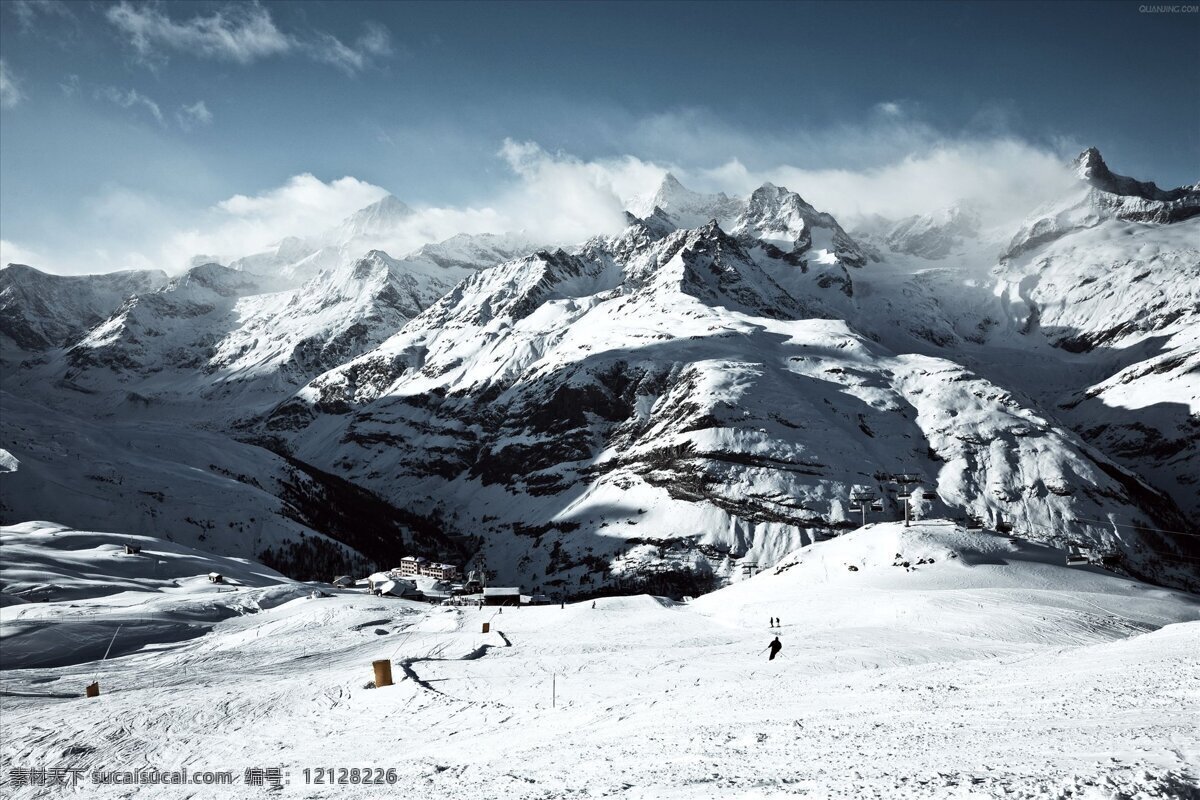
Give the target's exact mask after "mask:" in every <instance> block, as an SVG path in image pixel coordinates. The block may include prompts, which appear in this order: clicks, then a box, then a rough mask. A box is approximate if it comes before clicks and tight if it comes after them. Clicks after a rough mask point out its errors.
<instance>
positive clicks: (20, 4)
mask: <svg viewBox="0 0 1200 800" xmlns="http://www.w3.org/2000/svg"><path fill="white" fill-rule="evenodd" d="M6 5H7V6H8V8H9V9H10V10H11V11H12V12H13V14H14V15H15V16H16V18H17V24H18V25H20V26H21V31H22V33H29V32H30V31H32V30H34V29H35V28H36V27H37V23H38V19H39V18H45V17H58V18H59V19H65V20H70V21H71V22H75V21H76V19H75V14H74V13H73V12H72V11H71V9H70V7H68V6H67V4H66V3H63V2H60V0H10V2H9V3H6Z"/></svg>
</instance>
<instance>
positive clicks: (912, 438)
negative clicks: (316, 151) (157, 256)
mask: <svg viewBox="0 0 1200 800" xmlns="http://www.w3.org/2000/svg"><path fill="white" fill-rule="evenodd" d="M1076 169H1077V174H1078V176H1079V185H1078V187H1077V188H1076V189H1075V190H1073V191H1072V192H1070V193H1069V194H1068V195H1067V196H1064V197H1062V198H1060V199H1059V201H1057V202H1056V203H1054V204H1052V205H1051V206H1047V207H1045V208H1040V209H1036V210H1032V211H1031V214H1030V216H1029V218H1028V219H1027V220H1026V221H1025V222H1024V223H1022V224H1021V225H1020V226H1018V229H1017V230H1016V231H1013V230H1011V229H1009V230H996V229H990V228H987V227H985V226H984V225H983V224H982V223H981V221H980V218H979V215H978V214H977V213H976V212H975V211H974V210H973V209H972V208H969V207H958V208H951V209H946V210H945V211H943V212H941V213H938V214H932V215H929V216H926V217H915V218H909V219H905V220H888V221H878V224H873V225H872V226H871V227H870V229H869V230H863V231H854V230H847V229H845V228H843V226H842V225H841V224H839V222H838V221H837V220H836V219H835V218H834V217H833V216H831V215H830V214H828V213H825V212H822V211H819V210H818V209H817V208H814V206H813V205H811V204H810V203H809V202H807V201H806V200H805V199H804V198H803V197H802V196H801V195H800V194H797V193H795V192H792V191H789V190H788V189H785V188H783V187H777V186H773V185H771V184H765V185H763V186H762V187H760V188H759V189H757V190H755V191H754V192H753V193H752V194H751V195H750V196H749V197H747V198H731V197H728V196H725V195H704V194H699V193H695V192H691V191H689V190H688V189H686V188H685V187H683V186H682V185H681V184H680V183H679V181H678V180H677V179H676V178H675V177H674V176H671V175H667V177H666V178H665V179H664V180H663V182H662V185H661V186H660V187H659V188H658V190H657V191H656V192H655V193H653V194H652V195H650V196H647V197H644V198H635V199H634V200H632V201H631V202H630V203H629V204H628V206H629V212H628V221H629V225H628V227H627V228H626V229H625V230H624V231H623V232H621V233H620V234H618V235H615V236H601V237H596V238H593V239H591V240H589V241H587V242H584V243H582V244H579V245H576V246H572V247H569V248H562V249H547V248H539V247H538V246H537V245H536V244H534V243H530V242H528V241H525V240H524V239H522V238H521V237H518V236H511V235H483V236H467V235H461V236H457V237H454V238H453V239H450V240H448V241H446V242H443V243H440V244H436V245H429V246H426V247H424V248H421V249H420V250H418V251H416V252H414V253H411V254H409V255H406V256H403V257H401V258H394V257H392V256H391V255H389V254H388V253H386V252H383V251H380V250H378V249H371V247H369V246H367V245H368V244H369V243H370V241H371V240H374V239H380V238H386V235H387V232H388V230H389V228H390V226H393V225H397V224H401V221H402V220H403V219H405V218H406V217H407V216H408V215H409V214H410V213H411V211H410V209H409V208H408V207H407V206H406V205H405V204H403V203H402V202H400V201H399V200H397V199H395V198H391V197H388V198H385V199H384V200H381V201H379V202H378V203H375V204H373V205H372V206H368V207H367V208H365V209H363V210H361V211H359V212H357V213H356V214H354V215H352V216H351V217H349V218H348V219H347V220H345V221H343V222H342V223H341V224H338V225H332V226H331V228H330V230H329V232H327V233H325V234H321V235H319V236H316V237H314V239H313V240H312V241H307V240H299V239H295V240H285V241H283V242H281V243H279V244H278V245H277V246H276V247H275V248H273V249H272V250H271V251H268V252H264V253H259V254H250V255H248V256H245V257H243V258H240V259H235V260H233V261H231V262H230V263H229V265H228V266H222V265H220V264H212V263H208V264H201V265H197V266H195V267H193V268H192V269H191V270H189V271H187V272H186V273H184V274H183V275H180V276H177V277H175V278H172V279H170V280H168V279H167V278H166V276H165V275H162V274H161V273H151V272H147V273H116V274H112V275H100V276H85V277H76V278H63V277H58V276H52V275H47V274H45V273H41V272H38V271H37V270H35V269H32V268H31V267H27V266H20V265H11V266H9V267H6V268H4V269H3V270H0V324H3V334H4V335H3V337H0V347H2V350H3V364H4V367H5V379H4V394H3V406H4V411H5V413H4V414H3V421H2V422H0V429H2V432H3V442H2V443H0V446H2V447H3V448H4V449H5V450H6V451H7V452H8V453H9V454H10V458H11V459H12V461H13V462H14V465H15V468H14V469H11V470H10V471H8V472H6V473H5V474H4V475H3V476H2V477H0V481H2V482H3V484H4V486H3V490H4V491H3V501H2V502H3V508H2V509H0V511H2V516H3V521H4V522H5V523H13V522H20V521H25V520H29V519H45V518H53V519H55V520H56V521H58V522H61V523H63V524H67V525H74V526H76V527H87V528H109V529H120V530H130V531H138V532H145V533H150V532H151V531H159V533H158V535H163V536H165V537H166V538H174V539H176V540H177V541H179V542H181V543H183V544H193V543H195V542H196V541H198V540H199V541H205V542H206V547H207V548H208V549H211V550H214V551H216V552H220V553H223V554H226V555H232V556H250V557H254V556H259V555H260V554H261V553H262V552H263V551H265V550H266V549H267V548H272V550H273V553H274V555H275V556H276V557H277V555H278V553H279V552H282V551H283V550H287V549H289V548H291V550H289V552H291V551H292V550H294V549H295V548H296V547H298V546H299V545H298V544H297V543H298V542H300V541H301V539H303V540H305V541H306V542H309V544H307V545H305V547H306V548H307V549H306V552H308V551H313V550H316V549H319V550H321V552H322V553H324V554H325V556H327V558H326V560H325V561H323V562H322V564H328V563H331V562H330V561H329V558H332V556H330V553H340V554H342V555H343V556H344V557H345V558H347V559H349V558H355V557H358V556H359V555H361V556H363V557H365V558H367V559H369V560H375V561H381V562H391V561H393V560H395V559H397V558H398V557H399V556H400V555H403V554H405V552H407V551H408V550H410V549H414V548H416V549H420V550H421V551H422V552H426V553H428V554H430V555H441V556H444V557H448V558H449V557H454V558H458V559H459V560H462V559H464V558H466V557H468V556H473V557H474V560H475V562H476V563H477V564H480V565H482V566H484V567H485V568H486V569H488V570H490V571H492V572H494V573H495V574H496V575H497V576H498V577H502V578H503V579H504V580H511V581H520V582H521V583H523V584H525V585H541V586H543V587H548V588H549V587H552V588H554V589H555V590H557V591H561V592H563V593H566V594H572V595H577V596H582V595H586V594H588V593H591V592H595V591H598V590H600V589H602V588H603V587H605V586H608V585H612V584H613V583H615V582H616V581H630V580H632V581H637V580H639V579H644V578H645V576H646V575H647V574H654V575H656V576H657V578H658V579H660V580H662V579H664V576H667V578H668V579H672V580H676V581H678V582H679V585H695V586H697V587H700V588H707V587H711V586H715V585H719V584H720V583H723V582H727V581H731V580H736V579H738V578H739V577H740V575H741V573H742V571H743V568H744V567H745V566H747V565H749V564H756V565H758V566H764V565H771V564H775V563H776V562H778V561H779V560H780V559H781V558H783V557H784V555H786V554H788V553H791V552H793V551H795V550H796V549H797V548H800V547H803V546H806V545H808V544H811V543H812V542H814V541H816V540H817V539H820V538H825V537H828V536H830V535H833V534H836V533H838V532H841V531H845V530H848V529H852V528H856V527H858V526H859V524H860V522H861V520H862V518H863V512H862V510H861V509H858V508H857V507H856V506H854V504H853V502H852V500H851V497H852V495H855V494H861V493H873V494H874V495H875V496H876V497H877V498H878V504H879V506H880V510H878V511H871V510H868V511H867V512H866V514H867V520H868V521H871V520H872V519H875V520H880V519H884V518H888V519H894V518H896V516H897V515H902V501H900V500H898V499H897V496H896V492H895V488H896V486H897V484H896V481H895V477H896V476H900V475H912V476H914V481H913V482H910V485H916V486H919V487H920V492H919V493H920V494H922V495H924V497H925V499H923V500H919V501H917V500H914V503H913V505H914V507H915V513H917V514H925V515H929V514H937V515H940V516H960V517H964V518H965V517H968V516H974V517H978V518H981V519H982V520H983V521H984V522H986V523H987V524H989V525H992V526H999V527H1001V528H1002V529H1007V528H1008V527H1009V526H1011V528H1012V530H1013V531H1014V532H1016V533H1019V534H1020V535H1021V536H1023V537H1025V538H1029V539H1033V540H1038V541H1044V542H1051V543H1056V544H1059V545H1065V544H1067V543H1068V542H1074V543H1077V544H1079V545H1081V546H1084V547H1088V548H1091V550H1092V552H1094V553H1097V554H1099V553H1106V554H1110V555H1119V556H1120V558H1121V559H1122V563H1123V568H1124V569H1126V570H1128V571H1129V572H1131V573H1132V574H1135V575H1138V576H1141V577H1145V578H1149V579H1152V580H1156V581H1159V582H1165V583H1170V584H1175V585H1183V586H1192V587H1193V588H1194V587H1195V586H1197V585H1198V584H1197V583H1196V581H1197V575H1198V574H1200V538H1197V537H1196V536H1188V535H1176V534H1177V532H1178V533H1183V534H1188V533H1191V534H1195V533H1198V531H1197V530H1196V529H1195V526H1194V525H1193V524H1192V523H1191V522H1190V520H1191V519H1194V518H1195V516H1196V514H1197V512H1200V500H1197V496H1198V495H1200V493H1198V492H1197V486H1196V478H1195V477H1194V476H1195V475H1197V474H1200V458H1198V455H1197V454H1198V452H1200V449H1198V445H1200V422H1198V419H1200V378H1198V377H1197V376H1198V375H1200V335H1198V333H1197V331H1200V320H1198V319H1197V317H1198V315H1200V244H1198V243H1200V220H1197V216H1200V190H1198V189H1197V187H1191V188H1186V187H1185V188H1181V189H1175V190H1170V191H1164V190H1160V189H1158V187H1156V186H1154V185H1153V184H1150V183H1143V182H1139V181H1135V180H1133V179H1130V178H1124V177H1122V176H1119V175H1115V174H1114V173H1112V172H1111V171H1110V170H1109V169H1108V167H1107V166H1106V165H1105V164H1104V162H1103V160H1102V159H1101V157H1100V155H1099V153H1098V152H1096V151H1095V150H1088V151H1085V152H1084V153H1083V154H1081V156H1080V157H1079V159H1078V160H1077V162H1076ZM314 498H317V499H316V501H315V502H314V501H313V500H314ZM247 520H253V521H254V522H255V526H256V527H254V532H253V533H251V532H249V530H248V529H247V528H246V525H247ZM164 529H165V530H164ZM217 530H219V531H220V534H219V535H218V534H216V533H214V531H217ZM318 541H319V542H322V543H323V544H322V545H313V544H311V542H318ZM298 563H299V561H297V560H295V559H293V561H291V562H285V561H281V560H278V558H277V559H276V561H275V563H273V564H272V565H278V566H279V567H280V568H281V569H284V571H288V569H287V568H288V567H292V568H295V570H300V568H299V567H297V564H298ZM389 565H390V563H389ZM301 571H302V570H301Z"/></svg>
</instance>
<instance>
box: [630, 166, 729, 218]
mask: <svg viewBox="0 0 1200 800" xmlns="http://www.w3.org/2000/svg"><path fill="white" fill-rule="evenodd" d="M628 205H629V211H630V212H631V213H633V214H634V215H635V216H638V217H642V218H649V217H653V216H654V214H655V210H656V209H657V210H659V211H661V212H662V214H663V216H665V217H666V218H667V219H668V220H670V222H671V224H673V225H675V226H676V227H679V228H695V227H699V226H701V225H704V224H705V223H707V222H709V221H711V220H717V221H718V222H725V221H728V220H730V219H732V218H733V217H735V216H737V214H738V213H739V212H741V211H742V209H743V208H744V207H745V205H746V204H745V201H743V200H739V199H738V198H736V197H728V196H726V195H725V194H724V193H721V194H701V193H699V192H693V191H692V190H690V189H688V188H686V187H685V186H684V185H683V184H682V183H680V182H679V179H678V178H676V177H675V176H674V175H672V174H671V173H669V172H668V173H667V174H666V175H664V176H663V179H662V182H661V183H660V184H659V186H658V189H657V190H656V191H655V192H654V194H652V195H649V196H646V197H636V198H633V199H632V200H631V201H630V202H629V204H628Z"/></svg>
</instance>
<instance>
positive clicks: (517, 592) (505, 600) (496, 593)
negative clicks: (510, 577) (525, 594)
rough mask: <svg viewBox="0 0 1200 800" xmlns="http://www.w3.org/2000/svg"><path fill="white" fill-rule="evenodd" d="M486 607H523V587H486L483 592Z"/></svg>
mask: <svg viewBox="0 0 1200 800" xmlns="http://www.w3.org/2000/svg"><path fill="white" fill-rule="evenodd" d="M483 604H484V605H485V606H519V605H521V587H519V586H486V587H484V590H483Z"/></svg>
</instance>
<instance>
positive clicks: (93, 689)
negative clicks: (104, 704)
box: [84, 681, 100, 697]
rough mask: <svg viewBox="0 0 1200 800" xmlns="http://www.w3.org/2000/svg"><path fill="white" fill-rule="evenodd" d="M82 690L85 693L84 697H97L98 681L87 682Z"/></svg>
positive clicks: (98, 691)
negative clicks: (85, 687)
mask: <svg viewBox="0 0 1200 800" xmlns="http://www.w3.org/2000/svg"><path fill="white" fill-rule="evenodd" d="M84 691H85V692H86V694H85V696H86V697H99V696H100V681H93V682H92V683H89V684H88V686H87V689H85V690H84Z"/></svg>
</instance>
